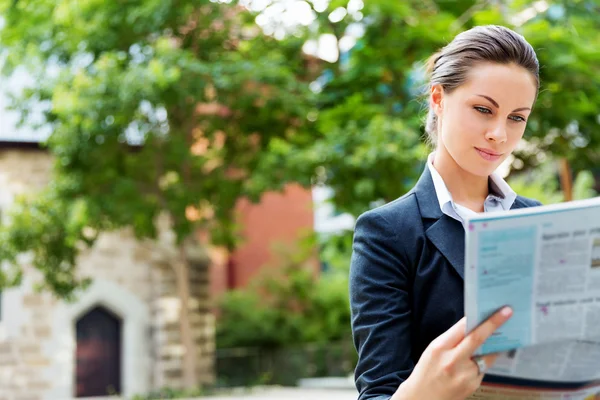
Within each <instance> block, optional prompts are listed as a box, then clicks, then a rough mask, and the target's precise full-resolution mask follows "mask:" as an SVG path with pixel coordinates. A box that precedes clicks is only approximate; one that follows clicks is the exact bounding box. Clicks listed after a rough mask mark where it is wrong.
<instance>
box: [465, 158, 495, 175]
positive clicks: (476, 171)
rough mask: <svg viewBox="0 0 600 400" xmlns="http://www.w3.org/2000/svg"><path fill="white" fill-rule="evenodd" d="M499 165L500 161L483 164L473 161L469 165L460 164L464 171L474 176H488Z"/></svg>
mask: <svg viewBox="0 0 600 400" xmlns="http://www.w3.org/2000/svg"><path fill="white" fill-rule="evenodd" d="M499 166H500V163H497V164H496V163H494V164H491V163H489V162H486V163H483V164H482V163H481V162H473V163H470V164H469V165H461V167H462V168H463V169H464V170H465V171H467V172H469V173H470V174H473V175H475V176H481V177H482V178H487V177H488V176H490V175H491V174H492V173H493V172H494V171H495V170H496V169H497V168H498V167H499Z"/></svg>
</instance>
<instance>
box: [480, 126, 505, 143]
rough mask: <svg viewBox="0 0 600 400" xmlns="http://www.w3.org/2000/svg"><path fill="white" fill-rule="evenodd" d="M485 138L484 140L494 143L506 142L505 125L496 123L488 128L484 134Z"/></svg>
mask: <svg viewBox="0 0 600 400" xmlns="http://www.w3.org/2000/svg"><path fill="white" fill-rule="evenodd" d="M485 138H486V140H488V141H490V142H495V143H504V142H506V140H507V135H506V123H505V122H504V121H498V122H497V123H495V124H494V125H493V126H490V128H489V129H488V130H487V132H486V134H485Z"/></svg>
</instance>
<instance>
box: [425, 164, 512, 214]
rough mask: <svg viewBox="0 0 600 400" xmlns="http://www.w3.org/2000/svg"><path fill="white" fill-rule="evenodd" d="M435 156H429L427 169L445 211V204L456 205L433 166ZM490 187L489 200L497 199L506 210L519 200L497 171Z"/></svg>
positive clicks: (441, 207)
mask: <svg viewBox="0 0 600 400" xmlns="http://www.w3.org/2000/svg"><path fill="white" fill-rule="evenodd" d="M434 156H435V152H432V153H431V154H429V157H427V167H428V168H429V172H431V178H432V179H433V186H434V187H435V193H436V195H437V198H438V202H439V203H440V209H441V210H442V211H443V210H444V207H445V204H447V203H450V204H451V205H452V204H454V201H453V200H452V195H451V194H450V192H449V191H448V188H447V186H446V184H445V183H444V179H442V176H441V175H440V174H439V172H438V171H437V170H436V169H435V167H434V166H433V158H434ZM489 185H490V194H489V195H488V199H490V198H492V199H495V200H496V201H498V202H499V203H500V204H501V206H502V208H503V209H504V210H510V208H511V207H512V205H513V203H514V202H515V200H516V199H517V193H516V192H515V191H514V190H512V188H511V187H510V186H509V185H508V183H506V181H505V180H504V179H503V178H502V177H501V176H500V174H499V173H498V172H496V171H494V172H492V174H491V175H490V178H489Z"/></svg>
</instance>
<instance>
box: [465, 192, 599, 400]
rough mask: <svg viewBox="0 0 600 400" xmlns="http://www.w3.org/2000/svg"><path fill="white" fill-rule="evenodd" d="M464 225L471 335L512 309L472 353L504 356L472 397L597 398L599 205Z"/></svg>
mask: <svg viewBox="0 0 600 400" xmlns="http://www.w3.org/2000/svg"><path fill="white" fill-rule="evenodd" d="M467 226H468V229H467V232H466V240H465V314H466V316H467V330H468V331H471V330H472V329H474V328H475V327H476V326H478V325H479V324H480V323H481V322H483V321H485V320H486V319H487V318H488V317H489V316H490V315H491V314H493V313H494V312H495V311H497V310H498V309H500V308H501V307H503V306H505V305H508V306H510V307H511V308H512V309H513V316H512V317H511V319H510V320H509V321H508V322H507V323H505V324H504V325H503V326H502V327H501V328H500V329H498V330H497V331H496V332H494V334H493V335H492V336H491V337H490V338H489V339H488V340H487V341H486V343H484V345H483V346H481V348H480V349H478V351H477V353H476V354H479V355H481V354H489V353H500V356H499V358H498V360H497V362H496V364H495V365H494V367H493V368H492V369H490V370H489V371H488V373H487V374H486V376H485V379H484V383H483V384H482V386H481V388H480V389H479V390H478V392H477V393H475V394H474V395H473V396H471V397H470V399H486V400H487V399H514V400H517V399H570V400H575V399H581V400H590V399H598V400H600V198H595V199H590V200H583V201H574V202H569V203H563V204H558V205H551V206H542V207H534V208H526V209H519V210H512V211H507V212H498V213H486V214H479V215H477V216H474V217H472V218H470V219H469V221H468V223H467Z"/></svg>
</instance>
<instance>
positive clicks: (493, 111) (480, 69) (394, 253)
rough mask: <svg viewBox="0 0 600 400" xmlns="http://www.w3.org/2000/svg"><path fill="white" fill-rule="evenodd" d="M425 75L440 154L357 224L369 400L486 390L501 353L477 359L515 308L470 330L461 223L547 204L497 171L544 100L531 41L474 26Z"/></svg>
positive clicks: (359, 328)
mask: <svg viewBox="0 0 600 400" xmlns="http://www.w3.org/2000/svg"><path fill="white" fill-rule="evenodd" d="M428 69H429V73H430V86H429V87H430V90H429V92H428V94H429V106H430V107H429V114H428V117H427V123H426V131H427V134H428V135H429V138H430V140H431V142H432V143H433V144H434V145H435V151H434V152H433V153H432V154H430V156H429V158H428V162H427V166H426V168H425V169H424V172H423V174H422V176H421V178H420V179H419V181H418V183H417V184H416V186H415V187H414V188H413V189H412V190H411V191H410V192H409V193H407V194H406V195H405V196H402V197H401V198H399V199H397V200H395V201H393V202H391V203H389V204H386V205H384V206H382V207H380V208H377V209H374V210H371V211H368V212H366V213H364V214H363V215H361V216H360V217H359V219H358V220H357V223H356V228H355V233H354V245H353V254H352V263H351V271H350V299H351V307H352V332H353V335H354V342H355V346H356V348H357V351H358V354H359V361H358V364H357V367H356V372H355V378H356V385H357V388H358V390H359V392H360V396H359V399H360V400H367V399H377V400H388V399H392V400H401V399H419V400H445V399H464V398H466V397H468V396H469V395H470V394H472V393H473V392H474V391H475V390H476V389H477V388H478V387H479V385H480V383H481V380H482V378H483V374H484V372H485V369H486V368H489V367H490V366H491V365H492V364H493V362H494V360H495V356H494V355H489V356H485V357H483V358H481V359H473V358H472V355H473V353H474V352H475V350H476V349H477V348H478V347H479V346H480V345H481V344H482V343H483V341H485V339H486V338H487V337H488V336H490V335H491V334H492V333H493V332H494V331H495V330H496V329H497V328H498V327H499V326H501V325H502V324H503V323H504V322H505V321H506V320H507V319H508V318H509V317H510V315H511V313H512V311H511V310H510V308H508V307H506V308H504V309H502V310H499V311H498V312H497V313H496V314H494V315H493V316H492V317H491V318H490V319H489V320H488V321H486V322H485V323H484V324H482V325H481V326H479V327H478V328H477V329H476V330H474V331H473V332H471V333H470V334H468V335H466V334H465V327H466V324H465V319H464V318H463V316H464V298H463V284H464V281H463V277H464V266H463V264H464V221H465V219H466V218H467V216H469V215H472V214H475V213H480V212H485V211H492V210H508V209H515V208H522V207H531V206H536V205H539V204H540V203H539V202H537V201H534V200H529V199H526V198H523V197H520V196H517V195H516V194H515V193H514V192H513V191H512V190H511V188H510V187H509V186H508V184H507V183H506V182H505V181H504V180H503V179H502V178H501V177H500V176H499V175H498V174H496V173H495V172H494V171H495V170H496V169H497V168H498V166H499V165H500V164H501V163H502V162H503V161H504V160H505V159H506V158H507V157H508V156H509V155H510V154H511V152H512V151H513V150H514V149H515V147H516V145H517V143H519V141H520V140H521V137H522V136H523V133H524V131H525V125H526V122H527V118H528V116H529V114H530V113H531V110H532V108H533V105H534V103H535V99H536V97H537V93H538V88H539V71H538V70H539V65H538V61H537V57H536V55H535V52H534V50H533V48H532V47H531V46H530V45H529V43H527V42H526V41H525V39H524V38H523V37H522V36H520V35H518V34H517V33H515V32H513V31H511V30H509V29H507V28H504V27H499V26H485V27H476V28H473V29H471V30H469V31H466V32H463V33H461V34H460V35H458V36H457V37H456V38H455V39H454V40H453V41H452V42H451V43H450V44H448V45H447V46H446V47H444V48H443V49H442V50H441V51H440V52H439V53H437V54H435V55H434V56H433V57H432V58H431V59H430V62H429V64H428Z"/></svg>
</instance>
